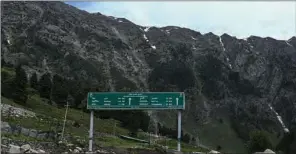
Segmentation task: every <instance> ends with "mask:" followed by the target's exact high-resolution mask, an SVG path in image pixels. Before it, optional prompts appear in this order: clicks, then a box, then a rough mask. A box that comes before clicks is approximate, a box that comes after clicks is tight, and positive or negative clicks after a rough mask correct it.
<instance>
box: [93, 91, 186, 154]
mask: <svg viewBox="0 0 296 154" xmlns="http://www.w3.org/2000/svg"><path fill="white" fill-rule="evenodd" d="M91 93H100V94H102V93H109V94H110V93H116V94H119V93H129V94H143V93H146V94H147V93H157V94H168V93H169V94H175V93H178V94H182V97H183V100H182V101H183V107H182V108H169V107H168V108H90V107H89V102H88V101H89V95H90V94H91ZM130 101H131V99H129V103H130ZM178 101H179V99H177V98H176V102H177V104H178ZM87 109H89V110H91V111H90V125H89V152H92V145H93V127H94V110H178V144H177V151H181V129H182V127H181V117H182V116H181V112H182V110H185V93H184V92H89V93H88V94H87Z"/></svg>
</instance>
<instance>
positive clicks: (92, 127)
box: [88, 110, 94, 152]
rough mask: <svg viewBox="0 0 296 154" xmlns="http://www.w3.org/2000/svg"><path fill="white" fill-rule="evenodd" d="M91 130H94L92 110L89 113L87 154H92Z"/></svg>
mask: <svg viewBox="0 0 296 154" xmlns="http://www.w3.org/2000/svg"><path fill="white" fill-rule="evenodd" d="M93 130H94V110H91V111H90V125H89V147H88V150H89V152H92V145H93Z"/></svg>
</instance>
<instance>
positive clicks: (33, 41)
mask: <svg viewBox="0 0 296 154" xmlns="http://www.w3.org/2000/svg"><path fill="white" fill-rule="evenodd" d="M1 3H2V16H1V18H2V27H1V31H2V34H1V38H2V48H1V50H2V52H1V54H2V58H3V60H4V61H5V62H9V63H12V64H19V63H22V64H25V65H26V71H27V72H28V73H29V74H31V73H33V72H37V73H38V74H39V75H40V74H43V73H45V72H51V73H57V74H60V75H63V76H65V77H67V78H69V79H77V80H78V79H79V80H85V81H89V82H90V83H92V84H94V85H95V84H97V83H103V84H105V86H106V87H108V89H106V91H116V90H119V89H122V88H128V89H130V90H132V91H185V92H186V96H187V98H186V99H187V102H186V103H187V104H186V111H185V112H184V114H183V116H184V118H185V120H183V124H184V129H185V131H188V132H190V133H191V134H194V135H197V136H200V134H199V133H200V132H199V131H200V129H199V128H201V126H203V125H204V124H211V123H213V121H214V120H215V119H217V118H219V117H222V118H223V117H224V118H225V117H226V118H228V119H230V123H231V124H232V127H234V128H236V132H237V133H238V134H239V136H240V137H241V138H244V139H246V138H247V136H246V134H248V133H247V132H244V130H247V131H248V130H252V129H255V128H259V129H264V130H267V131H269V132H270V133H272V134H276V133H279V132H283V130H285V131H289V128H291V127H292V125H293V124H295V123H296V104H295V103H296V37H292V38H291V39H289V40H275V39H273V38H269V37H267V38H260V37H257V36H250V37H249V38H247V39H246V40H243V39H237V38H235V37H233V36H229V35H227V34H223V35H222V36H217V35H214V34H213V33H207V34H204V35H202V34H201V33H199V32H196V31H192V30H190V29H186V28H180V27H174V26H167V27H162V28H156V27H142V26H139V25H136V24H134V23H132V22H130V21H128V20H126V19H123V18H114V17H108V16H105V15H102V14H100V13H94V14H90V13H87V12H85V11H81V10H78V9H76V8H74V7H72V6H69V5H67V4H64V3H62V2H1ZM173 113H174V112H161V113H160V112H159V113H158V114H157V115H158V119H160V121H161V122H162V123H165V124H166V123H169V122H167V119H169V118H170V117H171V116H173V115H174V114H173ZM163 115H165V116H163ZM173 123H174V122H173ZM196 132H197V134H196ZM213 133H215V132H213ZM199 138H200V141H202V140H203V138H201V137H199ZM218 140H219V139H218ZM204 142H205V143H204V144H209V145H211V146H216V145H212V144H211V143H212V141H208V140H207V141H204ZM221 142H223V141H221ZM219 144H220V143H219ZM221 144H222V143H221Z"/></svg>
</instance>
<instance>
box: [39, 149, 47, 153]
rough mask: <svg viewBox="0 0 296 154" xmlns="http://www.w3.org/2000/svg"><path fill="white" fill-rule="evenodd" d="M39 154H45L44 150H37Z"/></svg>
mask: <svg viewBox="0 0 296 154" xmlns="http://www.w3.org/2000/svg"><path fill="white" fill-rule="evenodd" d="M38 152H39V153H46V152H45V151H44V150H41V149H39V150H38Z"/></svg>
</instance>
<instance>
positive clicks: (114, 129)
mask: <svg viewBox="0 0 296 154" xmlns="http://www.w3.org/2000/svg"><path fill="white" fill-rule="evenodd" d="M115 129H116V121H115V120H114V127H113V135H114V136H115Z"/></svg>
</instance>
